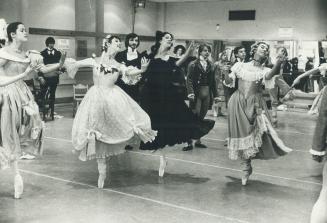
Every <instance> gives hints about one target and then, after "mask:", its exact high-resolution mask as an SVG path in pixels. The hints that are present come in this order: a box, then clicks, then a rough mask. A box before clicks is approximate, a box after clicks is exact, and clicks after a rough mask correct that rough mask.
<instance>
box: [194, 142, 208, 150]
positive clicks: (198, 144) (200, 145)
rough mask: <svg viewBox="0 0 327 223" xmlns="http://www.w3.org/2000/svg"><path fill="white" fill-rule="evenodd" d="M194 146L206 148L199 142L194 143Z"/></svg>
mask: <svg viewBox="0 0 327 223" xmlns="http://www.w3.org/2000/svg"><path fill="white" fill-rule="evenodd" d="M194 146H195V147H197V148H203V149H204V148H208V147H207V146H206V145H204V144H202V143H201V142H196V143H194Z"/></svg>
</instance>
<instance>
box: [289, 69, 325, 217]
mask: <svg viewBox="0 0 327 223" xmlns="http://www.w3.org/2000/svg"><path fill="white" fill-rule="evenodd" d="M326 70H327V63H323V64H321V65H320V66H319V67H318V68H314V69H311V70H309V71H307V72H305V73H303V74H301V75H300V76H298V77H297V78H296V79H295V80H294V82H293V85H292V87H293V86H295V85H297V84H299V83H300V80H301V78H304V77H307V76H309V75H311V74H315V73H317V72H319V71H320V72H321V74H322V75H325V74H326ZM318 101H320V102H319V104H320V105H319V106H318V110H319V113H318V119H317V122H316V128H315V131H314V134H313V140H312V148H311V149H310V153H311V155H312V158H313V159H314V160H315V161H317V162H322V161H323V159H324V158H325V157H326V147H327V145H326V137H327V88H326V87H324V88H323V89H322V90H321V91H320V93H319V99H318ZM313 106H314V105H313ZM324 162H325V164H324V167H323V173H322V175H323V182H322V189H321V191H320V195H319V198H318V200H317V202H316V203H315V205H314V206H313V209H312V213H311V221H310V222H311V223H326V222H327V212H326V209H327V162H326V161H324Z"/></svg>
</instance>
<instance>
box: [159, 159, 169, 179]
mask: <svg viewBox="0 0 327 223" xmlns="http://www.w3.org/2000/svg"><path fill="white" fill-rule="evenodd" d="M167 163H168V161H167V159H165V158H163V157H160V166H159V177H163V176H164V174H165V168H166V166H167Z"/></svg>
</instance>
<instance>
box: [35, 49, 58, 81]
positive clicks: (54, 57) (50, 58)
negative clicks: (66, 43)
mask: <svg viewBox="0 0 327 223" xmlns="http://www.w3.org/2000/svg"><path fill="white" fill-rule="evenodd" d="M53 52H54V53H53V54H52V53H51V54H49V53H48V48H45V49H44V50H43V51H41V53H40V54H41V55H42V57H43V63H44V64H45V65H47V64H55V63H59V61H60V57H61V52H60V51H59V50H57V49H53ZM40 75H43V76H44V77H46V78H52V77H54V78H58V77H59V74H58V72H57V71H52V72H49V73H46V74H42V73H40Z"/></svg>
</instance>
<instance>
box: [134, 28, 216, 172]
mask: <svg viewBox="0 0 327 223" xmlns="http://www.w3.org/2000/svg"><path fill="white" fill-rule="evenodd" d="M172 41H173V35H172V34H170V33H168V32H160V31H157V33H156V43H155V45H154V46H153V47H152V48H151V49H152V55H151V56H150V58H151V61H150V65H149V67H148V69H147V72H146V73H145V74H144V75H145V84H144V88H143V92H142V97H141V106H142V108H143V109H144V110H145V111H146V112H147V113H148V114H149V116H150V118H151V122H152V127H153V129H155V130H158V136H157V137H156V139H155V140H154V141H153V142H151V143H145V144H141V147H140V149H143V150H157V149H161V150H160V151H161V156H160V167H159V176H161V177H162V176H163V175H164V170H165V167H166V165H167V160H166V157H165V154H164V153H163V149H162V148H164V147H165V146H167V145H168V146H173V145H175V144H178V143H185V142H188V143H192V139H198V138H201V137H202V136H203V135H205V134H207V133H208V132H209V131H210V130H211V129H212V128H213V126H214V121H211V120H201V119H200V118H199V117H197V116H196V115H195V114H193V113H192V111H191V110H190V109H189V108H188V107H187V105H186V104H185V102H184V97H183V95H181V94H179V90H180V89H178V87H177V85H176V83H175V81H176V78H177V77H178V76H179V74H178V73H176V71H178V70H179V69H178V66H180V65H181V64H182V63H183V62H184V60H185V59H186V58H187V57H188V56H189V53H190V51H191V48H192V46H193V43H191V45H190V47H189V48H188V49H187V52H186V53H185V54H184V55H183V56H182V57H181V58H180V59H176V58H173V57H170V56H169V50H170V49H171V47H172Z"/></svg>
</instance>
